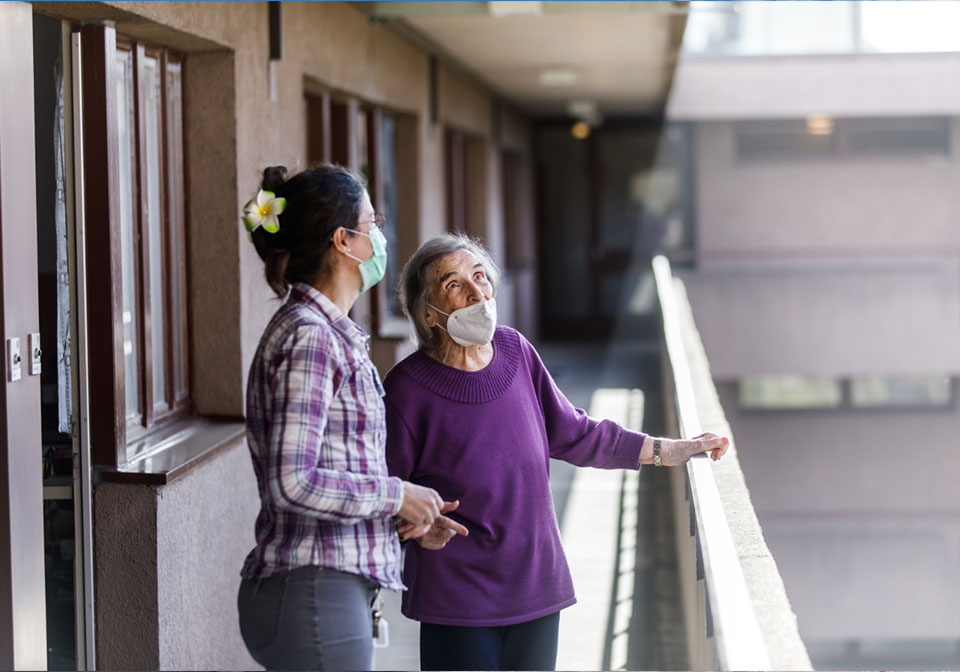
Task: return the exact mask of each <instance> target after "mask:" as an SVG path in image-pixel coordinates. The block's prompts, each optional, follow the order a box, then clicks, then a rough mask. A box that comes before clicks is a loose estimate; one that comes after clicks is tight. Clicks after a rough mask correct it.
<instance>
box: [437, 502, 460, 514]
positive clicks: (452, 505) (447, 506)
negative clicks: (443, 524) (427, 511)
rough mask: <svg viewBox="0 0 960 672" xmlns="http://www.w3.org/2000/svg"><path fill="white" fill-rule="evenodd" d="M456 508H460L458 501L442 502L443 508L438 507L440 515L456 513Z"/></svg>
mask: <svg viewBox="0 0 960 672" xmlns="http://www.w3.org/2000/svg"><path fill="white" fill-rule="evenodd" d="M458 506H460V500H459V499H455V500H453V501H452V502H444V503H443V506H441V507H440V513H450V512H451V511H456V510H457V507H458Z"/></svg>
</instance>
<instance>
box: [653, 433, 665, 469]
mask: <svg viewBox="0 0 960 672" xmlns="http://www.w3.org/2000/svg"><path fill="white" fill-rule="evenodd" d="M653 466H655V467H662V466H663V460H661V459H660V439H654V440H653Z"/></svg>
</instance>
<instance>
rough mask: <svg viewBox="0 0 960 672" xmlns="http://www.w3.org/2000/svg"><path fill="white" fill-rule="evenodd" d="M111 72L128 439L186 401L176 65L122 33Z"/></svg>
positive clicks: (175, 61)
mask: <svg viewBox="0 0 960 672" xmlns="http://www.w3.org/2000/svg"><path fill="white" fill-rule="evenodd" d="M115 68H116V69H115V73H114V74H115V78H114V79H115V82H116V90H117V136H118V144H117V148H118V157H117V158H118V167H119V176H120V193H119V206H120V207H119V217H118V220H119V225H120V241H121V249H120V252H121V254H120V256H121V285H122V292H121V294H122V297H123V299H122V303H123V306H122V316H123V318H122V324H123V326H122V329H123V370H124V377H123V380H124V397H125V399H124V403H125V417H126V423H127V440H128V441H130V440H133V439H136V438H138V437H139V436H142V435H143V434H145V433H146V432H148V431H149V430H150V429H151V428H153V427H155V426H157V425H158V424H161V423H163V422H164V421H165V420H168V419H170V418H172V417H174V416H178V415H180V414H182V413H183V412H185V411H187V410H189V406H190V389H189V356H188V335H187V328H188V327H187V324H188V320H187V314H188V305H187V282H186V233H185V222H184V219H185V216H184V213H185V208H184V187H183V96H182V81H181V77H182V62H181V59H180V57H179V56H178V55H177V54H175V53H173V52H170V51H167V50H164V49H159V48H155V47H151V46H147V45H144V44H142V43H137V42H133V41H130V40H126V39H123V38H120V37H118V39H117V50H116V63H115Z"/></svg>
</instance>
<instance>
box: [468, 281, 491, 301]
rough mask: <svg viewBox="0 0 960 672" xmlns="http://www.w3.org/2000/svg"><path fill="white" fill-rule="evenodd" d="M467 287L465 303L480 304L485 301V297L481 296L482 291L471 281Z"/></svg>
mask: <svg viewBox="0 0 960 672" xmlns="http://www.w3.org/2000/svg"><path fill="white" fill-rule="evenodd" d="M468 287H469V289H470V294H469V296H467V301H469V302H470V303H480V302H481V301H485V300H486V298H487V297H485V296H484V295H483V290H482V289H481V288H480V285H478V284H477V283H475V282H472V281H471V282H470V283H469V284H468Z"/></svg>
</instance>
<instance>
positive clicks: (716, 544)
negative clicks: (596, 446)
mask: <svg viewBox="0 0 960 672" xmlns="http://www.w3.org/2000/svg"><path fill="white" fill-rule="evenodd" d="M653 274H654V279H655V281H656V285H657V293H658V295H659V297H660V305H661V309H662V312H663V332H664V338H665V340H666V346H667V354H668V357H669V359H670V364H671V367H672V370H673V379H674V388H675V391H676V402H677V418H678V422H679V425H680V434H681V436H682V437H683V438H687V439H689V438H692V437H694V436H697V435H699V434H701V433H702V431H703V430H702V428H701V424H700V419H699V416H698V413H697V403H696V398H695V395H694V387H693V379H692V376H691V372H690V366H689V363H688V360H687V354H686V348H685V346H684V343H683V335H682V330H681V324H680V316H679V313H678V306H677V299H676V296H675V293H674V279H673V274H672V272H671V270H670V262H669V261H667V259H666V258H665V257H662V256H658V257H656V258H655V259H654V260H653ZM687 475H688V479H689V484H690V498H691V501H692V503H693V507H694V511H695V518H696V526H697V538H698V541H699V543H698V547H699V549H700V552H701V556H702V563H703V572H704V582H705V586H706V594H707V600H708V602H707V605H708V608H709V616H710V620H711V622H712V629H713V637H714V644H715V649H716V655H717V662H718V665H719V669H721V670H767V669H771V663H770V655H769V652H768V651H767V646H766V643H765V641H764V639H763V634H762V633H761V631H760V625H759V623H758V622H757V617H756V612H755V610H754V607H753V601H752V600H751V598H750V594H749V592H748V591H747V583H746V580H745V578H744V575H743V568H742V566H741V564H740V558H739V556H738V554H737V550H736V547H735V545H734V542H733V537H732V535H731V534H730V526H729V525H728V523H727V517H726V514H725V513H724V511H723V505H722V503H721V500H720V491H719V490H718V488H717V481H716V479H715V478H714V475H713V467H712V465H711V463H710V459H709V458H708V457H707V456H706V455H697V456H695V457H693V458H692V459H691V460H690V461H689V462H688V463H687Z"/></svg>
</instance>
